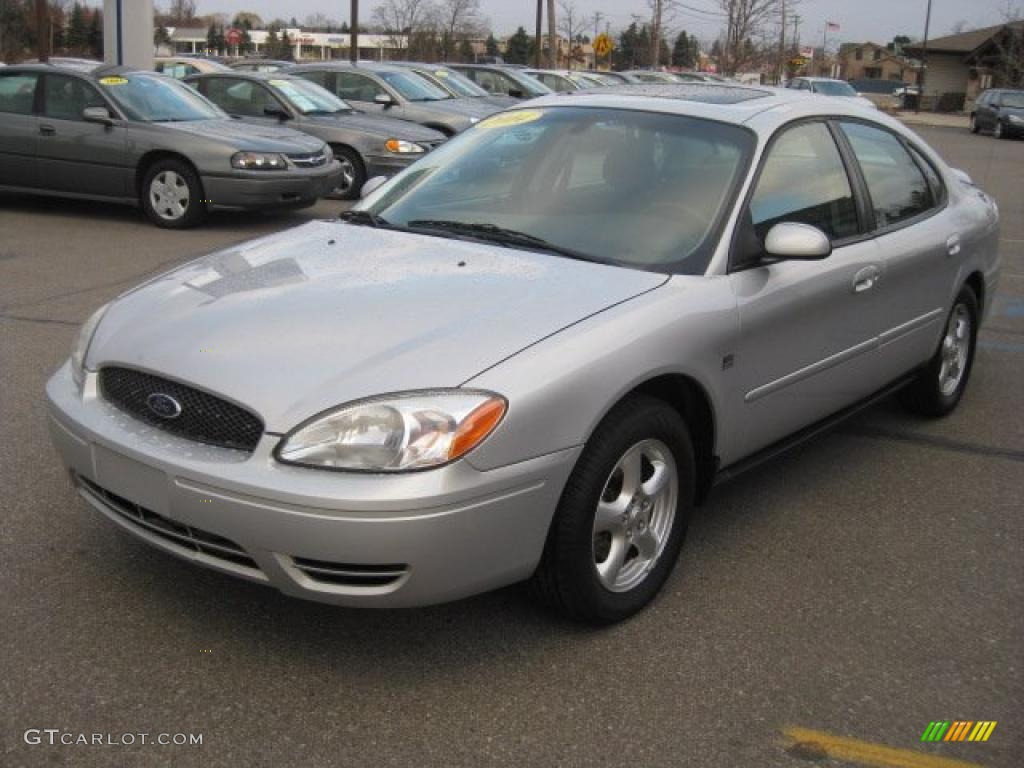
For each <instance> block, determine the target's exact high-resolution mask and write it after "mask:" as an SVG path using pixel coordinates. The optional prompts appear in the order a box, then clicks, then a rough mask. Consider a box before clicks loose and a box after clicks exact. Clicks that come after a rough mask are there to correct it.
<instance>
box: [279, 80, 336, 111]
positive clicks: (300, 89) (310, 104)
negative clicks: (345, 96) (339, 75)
mask: <svg viewBox="0 0 1024 768" xmlns="http://www.w3.org/2000/svg"><path fill="white" fill-rule="evenodd" d="M270 85H271V87H272V88H273V89H274V90H275V91H277V93H278V95H279V96H282V97H283V98H285V99H287V100H288V102H289V103H290V104H291V105H292V106H293V107H295V109H297V110H298V111H299V112H301V113H302V114H304V115H336V114H338V113H340V112H351V111H353V110H352V107H351V106H350V105H349V104H348V103H346V102H344V101H342V100H341V99H339V98H338V97H337V96H335V95H334V94H333V93H331V92H330V91H328V90H326V89H324V88H321V87H320V86H319V85H317V84H316V83H311V82H310V81H308V80H302V79H299V78H289V79H287V80H286V79H284V78H275V79H273V80H271V81H270Z"/></svg>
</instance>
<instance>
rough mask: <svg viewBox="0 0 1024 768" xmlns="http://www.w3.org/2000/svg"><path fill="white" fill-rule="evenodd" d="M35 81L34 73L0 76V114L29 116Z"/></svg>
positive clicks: (15, 73) (34, 93)
mask: <svg viewBox="0 0 1024 768" xmlns="http://www.w3.org/2000/svg"><path fill="white" fill-rule="evenodd" d="M37 79H38V76H37V75H36V74H35V73H34V72H24V73H22V72H13V73H11V74H0V112H13V113H14V114H16V115H31V114H32V105H33V102H35V98H36V80H37Z"/></svg>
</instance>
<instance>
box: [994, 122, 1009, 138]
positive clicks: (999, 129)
mask: <svg viewBox="0 0 1024 768" xmlns="http://www.w3.org/2000/svg"><path fill="white" fill-rule="evenodd" d="M992 135H993V136H994V137H995V138H997V139H1005V138H1006V133H1005V131H1003V124H1002V122H1001V121H999V120H996V126H995V128H993V129H992Z"/></svg>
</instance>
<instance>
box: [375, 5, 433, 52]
mask: <svg viewBox="0 0 1024 768" xmlns="http://www.w3.org/2000/svg"><path fill="white" fill-rule="evenodd" d="M431 10H432V8H431V5H430V2H429V0H384V2H382V3H381V4H380V5H378V6H377V7H376V8H374V9H373V20H374V22H375V23H376V24H378V25H379V26H380V27H381V28H382V29H383V30H384V33H385V34H386V35H388V36H389V39H388V44H389V45H390V46H391V47H392V48H395V49H397V50H399V51H402V50H405V48H406V46H407V43H408V38H409V35H411V34H413V33H415V32H416V31H417V30H418V29H419V27H420V26H421V25H422V24H423V23H424V22H425V21H426V20H427V17H428V16H429V15H430V13H431Z"/></svg>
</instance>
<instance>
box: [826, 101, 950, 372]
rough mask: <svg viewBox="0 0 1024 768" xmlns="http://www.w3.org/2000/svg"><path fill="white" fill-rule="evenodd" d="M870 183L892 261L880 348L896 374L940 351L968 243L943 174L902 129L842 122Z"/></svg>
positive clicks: (875, 221)
mask: <svg viewBox="0 0 1024 768" xmlns="http://www.w3.org/2000/svg"><path fill="white" fill-rule="evenodd" d="M840 126H841V129H842V133H843V135H844V136H845V137H846V140H847V141H848V142H849V144H850V147H851V149H852V150H853V155H854V156H855V157H856V159H857V164H858V165H859V167H860V171H861V173H862V174H863V177H864V181H865V184H866V186H867V193H868V199H869V200H868V202H869V206H870V212H869V213H870V217H871V219H872V222H871V227H872V230H873V233H874V235H875V237H876V241H877V243H878V247H879V249H880V251H881V256H882V259H883V261H884V263H885V286H884V290H883V291H882V295H883V297H884V306H883V308H882V313H883V317H884V319H885V328H884V329H883V331H882V335H881V338H880V340H881V346H880V349H881V352H882V356H883V358H884V361H885V365H886V367H887V370H888V372H889V374H890V377H891V378H895V377H897V376H898V375H899V374H901V373H903V372H905V371H907V370H909V369H910V368H911V367H913V366H914V365H916V364H917V363H921V362H923V361H925V360H927V359H928V358H929V357H931V356H932V354H933V353H934V352H935V344H936V343H937V341H938V334H939V330H940V328H941V327H942V323H943V322H944V320H945V315H946V311H947V306H946V305H947V304H948V303H949V301H950V298H951V296H950V292H951V290H952V287H953V285H954V282H955V280H956V276H957V273H958V271H959V268H960V264H961V262H962V258H963V257H962V254H963V253H964V252H965V249H966V248H967V247H968V246H969V244H968V243H965V242H962V241H961V234H960V232H959V227H958V224H957V220H956V210H955V209H954V208H952V207H950V206H949V205H948V204H947V203H946V197H947V196H946V192H945V189H944V187H943V185H942V179H941V176H939V174H938V173H937V172H936V170H935V169H934V167H933V166H932V165H931V164H930V163H929V161H928V160H927V159H926V158H925V157H924V155H923V153H922V152H920V151H919V150H917V149H916V148H914V147H913V145H912V144H910V143H909V142H908V141H907V140H906V139H904V138H903V137H902V136H898V135H897V134H895V133H893V132H892V131H889V130H888V129H886V128H883V127H882V126H879V125H877V124H874V123H870V124H869V123H865V122H855V121H843V122H841V123H840Z"/></svg>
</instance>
